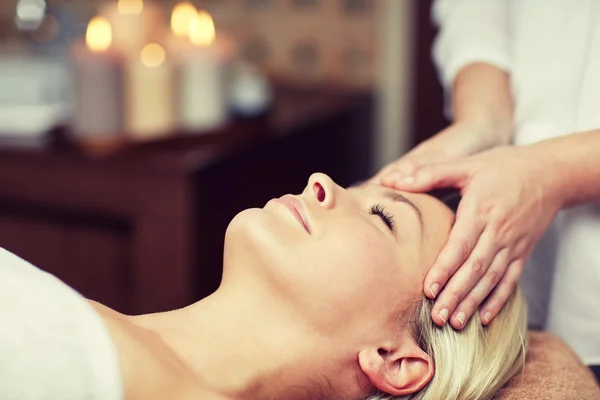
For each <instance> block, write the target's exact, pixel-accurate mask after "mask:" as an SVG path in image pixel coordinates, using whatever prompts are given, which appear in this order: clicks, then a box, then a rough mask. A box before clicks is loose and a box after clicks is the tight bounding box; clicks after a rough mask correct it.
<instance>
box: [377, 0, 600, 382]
mask: <svg viewBox="0 0 600 400" xmlns="http://www.w3.org/2000/svg"><path fill="white" fill-rule="evenodd" d="M432 17H433V19H434V20H435V22H436V23H437V25H438V27H439V34H438V36H437V38H436V40H435V44H434V47H433V56H434V59H435V62H436V65H437V67H438V71H439V75H440V78H441V82H442V84H443V85H444V88H445V89H446V94H447V98H448V100H451V102H450V103H449V104H448V105H449V106H451V107H449V109H450V108H451V111H452V119H453V122H452V124H451V125H450V126H449V127H447V128H446V129H444V130H443V131H441V132H439V133H438V134H436V135H435V136H434V137H432V138H430V139H429V140H427V141H425V142H423V143H422V144H420V145H419V146H417V147H416V148H415V149H414V150H413V151H411V152H409V153H408V154H406V155H405V156H404V157H402V158H401V159H399V160H398V161H396V162H394V163H392V164H391V165H389V166H388V167H386V168H385V169H384V170H383V171H382V172H381V174H380V177H381V178H382V183H383V184H384V185H388V186H390V187H393V188H396V189H399V190H408V191H429V190H431V188H433V187H444V186H452V187H455V188H457V189H460V190H461V192H462V195H463V197H462V198H463V200H462V201H461V206H460V208H459V209H458V211H457V216H458V217H457V221H456V224H455V225H454V227H453V229H452V232H451V234H450V236H449V240H448V243H447V245H446V246H445V247H444V249H443V250H442V251H441V252H440V254H439V257H438V259H437V260H436V262H435V263H434V265H433V267H432V268H431V269H430V271H429V273H428V274H427V277H426V279H425V280H424V291H425V294H426V295H427V296H430V297H431V298H436V305H435V307H434V309H433V312H432V318H433V320H434V321H435V322H436V323H437V324H439V325H443V324H445V323H450V324H451V325H452V326H453V327H454V328H456V329H460V328H461V327H462V326H463V324H464V323H465V322H466V321H467V320H468V319H469V317H470V316H471V315H472V314H473V312H474V311H475V309H476V308H477V309H478V311H479V313H480V317H481V319H482V321H483V322H484V323H487V322H489V321H490V320H491V319H492V318H494V315H495V314H496V312H497V311H498V310H500V309H501V307H502V305H503V304H504V301H505V300H506V298H507V297H508V295H509V294H510V293H511V292H512V289H513V288H514V286H515V285H516V284H517V282H518V281H519V279H520V280H521V283H522V285H523V288H524V290H525V292H526V294H527V296H528V300H529V301H528V303H529V304H530V306H531V308H530V311H531V312H530V313H529V317H530V321H529V322H530V324H531V326H534V327H537V328H538V329H540V328H541V329H544V328H545V329H547V330H548V331H550V332H552V333H554V334H555V335H557V336H559V337H560V338H562V339H563V340H565V341H566V342H567V344H569V345H570V346H571V347H572V348H573V349H574V350H575V352H576V353H577V354H578V355H579V357H580V358H581V359H582V360H583V362H584V363H585V364H586V365H588V366H589V367H590V368H591V369H592V371H593V372H594V373H595V374H596V377H597V379H598V382H600V340H598V338H599V337H600V308H598V307H596V303H597V301H596V299H597V292H598V287H599V286H600V251H598V241H597V239H596V238H597V237H598V236H599V235H600V208H599V207H598V203H599V202H600V186H599V185H598V180H599V179H600V166H599V165H600V164H599V163H598V159H599V158H600V113H599V112H598V104H599V103H600V73H599V71H600V68H599V67H600V28H599V27H598V24H597V21H598V19H599V18H600V2H598V1H595V0H580V1H570V0H553V1H548V2H543V1H538V0H488V1H471V0H436V1H435V3H434V7H433V15H432ZM509 144H514V145H516V146H507V145H509ZM482 302H483V303H482ZM480 304H481V307H480Z"/></svg>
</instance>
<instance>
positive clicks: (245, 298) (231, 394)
mask: <svg viewBox="0 0 600 400" xmlns="http://www.w3.org/2000/svg"><path fill="white" fill-rule="evenodd" d="M282 303H283V302H282V301H275V300H274V299H272V298H265V297H264V296H263V297H261V296H260V295H259V294H258V293H253V292H251V291H248V290H247V288H246V291H244V290H234V288H223V287H221V288H220V289H219V290H218V291H217V292H215V293H214V294H212V295H211V296H209V297H207V298H205V299H204V300H202V301H199V302H197V303H195V304H193V305H191V306H189V307H186V308H184V309H181V310H177V311H174V312H170V313H163V314H156V315H149V316H144V317H141V318H140V323H141V324H142V325H146V327H148V328H149V329H151V330H153V331H155V332H156V333H157V334H159V335H160V336H161V338H162V339H163V340H164V342H165V343H166V345H167V346H169V347H170V348H171V349H172V350H173V351H174V352H175V353H176V354H177V355H178V356H179V357H180V358H181V360H183V362H184V363H185V365H186V366H187V367H188V368H189V369H190V370H191V371H192V372H193V373H194V374H195V375H196V376H198V377H199V378H200V379H201V380H202V381H203V382H204V383H205V384H206V385H207V386H208V387H210V389H211V390H212V391H214V392H215V393H218V394H220V395H223V396H225V397H226V398H230V399H236V400H237V399H270V398H277V399H290V400H291V399H313V398H314V399H317V398H325V397H324V396H322V395H320V394H319V393H318V390H317V391H315V390H314V389H315V387H328V386H331V383H330V382H327V381H325V382H322V379H320V378H319V376H317V375H315V372H319V375H320V376H335V377H336V379H343V380H344V381H345V382H349V381H348V379H354V380H356V376H355V371H354V370H353V369H351V368H348V373H346V374H344V373H343V372H342V371H340V368H339V367H340V363H342V362H346V361H347V363H348V365H351V364H352V360H351V358H350V357H348V360H343V357H340V359H337V360H336V359H335V358H336V356H334V357H332V356H331V354H327V355H326V354H325V352H324V351H323V349H331V348H333V346H332V344H331V343H329V344H328V343H326V341H325V339H322V338H318V337H316V336H315V335H314V334H312V333H311V332H308V331H307V330H303V329H301V328H300V327H301V326H302V324H299V323H297V322H298V321H295V322H294V321H292V320H291V319H290V315H291V313H289V312H286V310H285V306H284V305H282ZM344 375H345V376H344ZM298 377H306V381H304V382H300V381H299V378H298ZM307 389H310V390H307Z"/></svg>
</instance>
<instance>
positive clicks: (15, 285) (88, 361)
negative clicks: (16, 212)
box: [0, 248, 123, 400]
mask: <svg viewBox="0 0 600 400" xmlns="http://www.w3.org/2000/svg"><path fill="white" fill-rule="evenodd" d="M0 399H2V400H53V399H60V400H121V399H123V389H122V382H121V376H120V369H119V364H118V356H117V351H116V348H115V346H114V344H113V342H112V340H111V337H110V334H109V332H108V330H107V328H106V326H105V325H104V323H103V321H102V319H101V318H100V316H99V315H98V314H97V313H96V312H95V310H94V309H93V307H92V306H91V305H90V304H89V303H88V302H87V301H86V300H85V299H84V298H83V297H82V296H81V295H79V294H78V293H76V292H75V291H74V290H73V289H71V288H69V287H68V286H67V285H65V284H64V283H62V282H61V281H60V280H58V279H57V278H55V277H54V276H52V275H50V274H48V273H46V272H43V271H41V270H39V269H37V268H36V267H34V266H32V265H31V264H29V263H27V262H25V261H23V260H22V259H20V258H19V257H17V256H15V255H13V254H11V253H9V252H7V251H6V250H4V249H2V248H0Z"/></svg>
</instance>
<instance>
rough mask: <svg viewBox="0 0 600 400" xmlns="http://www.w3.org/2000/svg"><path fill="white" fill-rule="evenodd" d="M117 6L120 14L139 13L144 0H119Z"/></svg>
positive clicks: (142, 8) (142, 7)
mask: <svg viewBox="0 0 600 400" xmlns="http://www.w3.org/2000/svg"><path fill="white" fill-rule="evenodd" d="M117 7H118V8H119V12H120V13H121V14H141V12H142V11H143V10H144V0H119V3H118V5H117Z"/></svg>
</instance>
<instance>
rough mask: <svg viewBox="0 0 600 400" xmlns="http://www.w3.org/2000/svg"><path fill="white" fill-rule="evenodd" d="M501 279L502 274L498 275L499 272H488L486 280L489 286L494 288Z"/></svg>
mask: <svg viewBox="0 0 600 400" xmlns="http://www.w3.org/2000/svg"><path fill="white" fill-rule="evenodd" d="M501 277H502V274H501V273H500V271H495V270H489V271H488V273H487V276H486V279H487V281H488V283H489V284H490V285H491V286H496V285H497V284H498V282H500V278H501Z"/></svg>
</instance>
